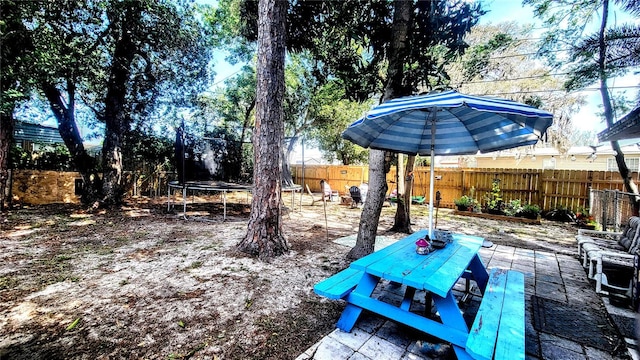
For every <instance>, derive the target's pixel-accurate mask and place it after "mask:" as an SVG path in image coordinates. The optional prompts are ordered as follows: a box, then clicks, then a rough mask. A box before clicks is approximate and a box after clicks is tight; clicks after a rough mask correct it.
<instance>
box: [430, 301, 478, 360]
mask: <svg viewBox="0 0 640 360" xmlns="http://www.w3.org/2000/svg"><path fill="white" fill-rule="evenodd" d="M432 297H433V302H434V303H435V305H436V308H437V309H438V313H440V319H441V320H442V323H443V324H446V325H447V326H449V327H451V328H455V329H458V330H462V331H463V332H465V333H467V334H468V333H469V328H468V327H467V323H465V321H464V318H463V317H462V314H461V313H460V309H459V308H458V305H457V303H456V298H455V297H454V296H453V293H452V292H451V291H449V293H448V294H447V296H446V297H441V296H438V295H437V294H432ZM453 349H454V351H455V352H456V356H457V358H458V359H470V357H469V355H468V354H467V352H466V351H465V349H464V348H463V347H460V346H457V345H453Z"/></svg>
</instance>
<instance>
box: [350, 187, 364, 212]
mask: <svg viewBox="0 0 640 360" xmlns="http://www.w3.org/2000/svg"><path fill="white" fill-rule="evenodd" d="M349 195H351V207H352V208H353V207H357V206H358V204H362V194H360V188H359V187H357V186H352V187H350V188H349Z"/></svg>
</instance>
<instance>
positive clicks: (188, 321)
mask: <svg viewBox="0 0 640 360" xmlns="http://www.w3.org/2000/svg"><path fill="white" fill-rule="evenodd" d="M298 196H299V195H298ZM237 200H238V201H237V202H236V203H233V204H229V207H230V209H229V213H228V214H227V220H226V221H222V211H221V209H220V207H221V205H220V204H219V203H218V204H211V203H209V204H199V205H197V206H195V207H193V210H200V211H210V212H212V215H209V216H207V219H209V221H195V220H183V219H182V218H181V217H179V216H177V215H176V214H175V213H167V211H166V203H165V202H163V201H164V200H163V199H158V200H157V202H153V201H142V200H135V201H133V200H132V201H131V202H130V203H129V205H128V206H126V207H124V208H123V209H122V210H121V211H118V212H109V213H106V212H98V213H87V212H85V211H83V209H82V208H81V207H78V206H69V205H51V206H43V207H37V208H24V209H20V210H14V211H11V212H9V213H5V214H2V216H3V218H2V220H1V228H0V229H1V233H0V359H116V358H121V359H143V358H145V359H187V358H191V359H293V358H295V357H297V356H298V355H299V354H300V353H302V352H304V351H305V349H307V348H308V347H309V346H310V345H312V344H313V343H315V342H316V341H318V340H319V339H320V338H321V337H323V336H324V335H325V334H327V333H328V332H329V331H331V330H333V329H334V328H335V323H336V320H337V318H338V316H339V314H340V311H341V310H342V308H343V307H344V305H343V304H341V303H340V302H338V301H328V300H326V299H324V298H320V297H318V296H316V295H315V294H314V293H313V285H314V284H315V283H316V282H318V281H320V280H322V279H324V278H326V277H328V276H330V275H331V274H333V273H335V272H337V271H339V270H341V269H343V268H345V267H346V266H348V261H347V260H346V259H345V255H346V253H347V252H348V250H349V248H348V247H345V246H342V245H338V244H335V243H333V242H332V241H333V240H334V239H336V238H338V237H342V236H347V235H351V234H355V233H357V229H358V222H359V219H360V209H350V208H349V207H347V206H343V205H338V204H337V203H330V204H327V208H326V213H327V221H326V222H327V223H328V236H327V233H326V229H325V216H324V208H323V205H322V204H317V203H316V205H315V206H308V205H306V206H305V205H304V204H310V198H309V197H308V196H306V197H303V206H302V210H301V211H300V209H299V206H298V205H296V209H295V211H293V212H291V213H289V214H287V215H285V216H284V227H285V229H286V230H285V231H286V236H287V238H288V240H289V243H290V245H291V249H292V250H291V252H290V253H289V254H288V255H285V256H282V257H279V258H276V259H274V260H273V261H271V262H269V263H265V262H261V261H258V260H256V259H253V258H249V257H246V256H244V255H243V254H239V253H237V252H236V251H235V244H236V243H238V241H239V240H240V239H241V238H242V236H243V235H244V234H245V232H246V226H247V219H248V214H249V205H247V204H242V203H240V202H242V201H243V200H242V198H238V199H237ZM298 200H299V198H296V202H297V201H298ZM244 201H245V202H246V199H245V200H244ZM284 203H285V204H290V202H289V200H288V199H285V201H284ZM394 213H395V208H392V207H387V208H384V209H383V212H382V216H381V219H380V227H379V234H381V235H385V236H388V237H393V238H400V237H403V236H405V235H404V234H395V233H387V232H386V229H388V228H390V227H391V225H392V222H393V214H394ZM426 214H427V207H426V206H415V207H414V208H413V222H414V223H415V225H414V229H421V228H425V227H426V226H427V216H426ZM438 227H439V228H444V229H450V230H453V231H456V232H462V233H467V234H472V235H479V236H484V237H485V238H487V239H488V240H491V241H493V242H494V243H496V244H509V245H513V246H517V247H522V248H532V249H542V250H547V251H550V252H564V253H569V254H573V253H575V251H574V249H573V247H574V243H575V241H574V238H573V237H574V234H575V229H574V228H572V227H571V226H570V225H567V224H559V223H551V222H546V221H543V223H542V225H526V224H520V223H509V222H505V221H496V220H487V219H479V218H471V217H463V216H457V215H453V213H452V211H450V210H445V209H440V210H439V213H438Z"/></svg>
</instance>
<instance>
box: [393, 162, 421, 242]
mask: <svg viewBox="0 0 640 360" xmlns="http://www.w3.org/2000/svg"><path fill="white" fill-rule="evenodd" d="M415 162H416V157H415V155H409V156H407V164H406V165H404V166H402V171H401V170H400V167H398V173H400V174H402V178H400V179H399V180H398V183H402V186H398V208H397V209H396V217H395V223H394V224H393V227H392V228H391V230H393V231H398V232H402V233H405V234H411V233H412V232H413V230H412V229H411V196H412V195H413V194H412V192H413V168H414V166H415ZM400 189H402V194H400Z"/></svg>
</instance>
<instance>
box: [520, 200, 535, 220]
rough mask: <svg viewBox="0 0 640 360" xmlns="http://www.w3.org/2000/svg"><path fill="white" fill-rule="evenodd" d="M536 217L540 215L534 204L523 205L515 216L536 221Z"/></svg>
mask: <svg viewBox="0 0 640 360" xmlns="http://www.w3.org/2000/svg"><path fill="white" fill-rule="evenodd" d="M538 215H540V207H539V206H538V205H536V204H524V206H523V207H522V210H520V211H519V212H518V213H517V214H516V216H520V217H523V218H527V219H537V218H538Z"/></svg>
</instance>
